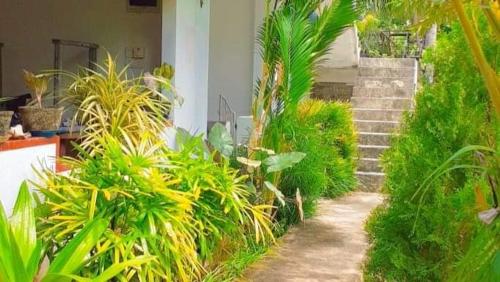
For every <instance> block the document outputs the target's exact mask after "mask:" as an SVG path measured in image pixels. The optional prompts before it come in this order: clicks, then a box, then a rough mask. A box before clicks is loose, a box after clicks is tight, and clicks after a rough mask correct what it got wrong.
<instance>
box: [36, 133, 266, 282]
mask: <svg viewBox="0 0 500 282" xmlns="http://www.w3.org/2000/svg"><path fill="white" fill-rule="evenodd" d="M200 140H201V139H200ZM100 148H102V149H100V150H99V151H98V153H97V154H96V155H95V156H94V157H90V156H89V157H87V158H86V159H83V160H72V161H68V162H67V165H69V166H70V167H71V169H72V170H71V173H70V174H69V175H68V176H63V175H57V174H53V173H50V172H48V173H46V174H45V175H44V182H43V184H41V185H40V186H39V190H40V192H41V193H42V194H43V195H44V197H45V200H46V202H45V210H46V211H47V214H46V215H45V216H43V217H42V218H41V219H40V222H41V227H42V228H41V230H42V231H41V234H42V237H43V238H45V239H47V240H53V242H54V244H55V245H60V244H65V243H66V242H67V241H68V240H70V239H71V238H72V237H74V235H75V234H76V233H77V232H78V231H79V230H80V229H81V228H82V226H83V225H84V224H85V223H86V222H88V221H89V220H92V219H93V218H104V219H107V220H108V221H110V224H109V225H108V228H107V231H106V232H105V235H104V236H103V238H102V242H101V246H112V247H110V248H107V249H106V248H103V249H102V250H101V249H100V248H99V247H97V248H96V249H95V250H94V251H95V252H97V253H100V255H99V256H98V258H97V259H96V263H91V264H89V265H86V267H85V270H84V271H85V273H86V276H93V275H97V274H99V273H100V271H101V269H102V267H105V266H108V265H111V264H112V263H113V262H116V261H119V262H121V261H125V260H130V259H133V258H135V257H138V256H142V255H152V256H154V257H155V258H156V259H155V260H154V261H153V262H151V263H148V264H147V265H144V266H143V267H139V268H128V269H127V270H126V271H124V272H123V273H122V278H123V277H127V279H131V278H133V277H136V278H139V279H142V281H158V280H162V279H164V280H167V281H177V280H179V281H193V280H195V279H196V278H198V277H200V276H201V274H202V271H203V270H202V266H204V265H205V264H206V263H209V262H211V261H212V254H213V253H214V252H215V251H216V250H217V248H218V247H219V242H221V241H222V240H223V239H226V238H229V239H230V240H234V241H239V242H244V241H245V236H246V235H245V234H247V233H248V234H251V233H249V232H250V231H252V230H258V229H259V228H263V225H267V224H268V222H267V218H266V216H265V215H264V214H263V209H260V208H259V207H254V206H253V205H252V204H251V203H250V202H249V201H248V197H249V192H248V189H247V188H246V186H245V184H244V181H245V177H239V176H237V172H236V171H235V170H233V169H231V168H229V166H228V165H227V164H223V165H221V166H219V165H217V164H216V163H214V162H213V161H212V159H211V158H208V159H205V158H200V157H193V154H196V153H197V150H196V149H195V148H193V147H189V149H187V150H185V151H181V152H173V151H170V150H168V149H165V148H163V147H161V146H158V147H153V148H148V147H147V146H142V147H139V148H135V147H129V146H127V145H126V144H120V143H119V142H118V140H116V139H114V138H111V137H109V138H106V139H103V140H102V143H101V144H100ZM254 220H255V221H254ZM254 228H257V229H254ZM264 228H266V227H264ZM259 236H260V238H262V234H259Z"/></svg>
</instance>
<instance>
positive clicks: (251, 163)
mask: <svg viewBox="0 0 500 282" xmlns="http://www.w3.org/2000/svg"><path fill="white" fill-rule="evenodd" d="M236 160H237V161H238V162H240V163H242V164H244V165H246V166H249V167H253V168H257V167H259V166H260V165H261V163H262V162H261V161H256V160H250V159H247V158H243V157H237V158H236Z"/></svg>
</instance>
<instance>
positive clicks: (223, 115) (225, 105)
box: [218, 95, 238, 144]
mask: <svg viewBox="0 0 500 282" xmlns="http://www.w3.org/2000/svg"><path fill="white" fill-rule="evenodd" d="M218 113H219V122H220V123H222V124H224V125H225V126H227V123H228V122H229V124H230V127H231V128H230V133H231V137H232V138H233V142H234V144H236V130H237V129H238V125H237V124H236V112H235V111H233V109H232V108H231V106H230V105H229V102H228V101H227V98H226V97H224V96H223V95H219V111H218Z"/></svg>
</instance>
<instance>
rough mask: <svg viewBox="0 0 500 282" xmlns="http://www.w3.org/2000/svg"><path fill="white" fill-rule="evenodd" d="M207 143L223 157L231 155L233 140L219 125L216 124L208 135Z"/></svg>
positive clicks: (223, 127) (222, 126)
mask: <svg viewBox="0 0 500 282" xmlns="http://www.w3.org/2000/svg"><path fill="white" fill-rule="evenodd" d="M208 142H210V144H211V145H212V146H213V147H214V149H215V150H217V151H219V152H220V153H221V154H222V155H223V156H225V157H229V156H231V154H232V153H233V150H234V147H233V138H232V137H231V134H230V133H229V132H228V131H227V129H226V127H225V126H224V125H222V124H221V123H216V124H215V125H214V126H213V127H212V129H211V130H210V133H209V134H208Z"/></svg>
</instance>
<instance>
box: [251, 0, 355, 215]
mask: <svg viewBox="0 0 500 282" xmlns="http://www.w3.org/2000/svg"><path fill="white" fill-rule="evenodd" d="M271 2H272V1H269V0H268V1H266V18H265V19H264V24H263V25H262V27H261V29H260V32H259V44H260V48H261V50H260V52H261V57H262V60H263V65H262V73H261V77H260V78H259V80H258V81H257V82H256V89H257V91H256V93H255V95H254V97H253V100H252V116H253V121H252V131H251V133H250V137H249V140H248V146H247V148H246V153H247V156H246V160H250V161H262V159H261V158H263V157H267V156H262V154H261V153H262V152H261V150H259V149H260V148H263V147H269V146H270V145H271V147H269V148H270V149H272V150H273V151H274V152H277V153H288V152H290V150H287V148H286V147H283V146H281V145H278V146H275V147H272V145H276V144H285V142H284V140H285V139H284V134H283V132H282V131H281V129H280V128H281V127H280V126H271V124H272V123H275V124H280V120H281V119H283V120H286V119H287V118H289V116H290V115H294V114H295V113H296V111H297V108H298V105H299V103H300V102H301V101H302V100H304V99H305V98H307V97H308V95H309V94H310V92H311V88H312V85H313V83H314V70H315V67H316V66H317V64H318V62H319V61H320V60H321V58H322V56H323V55H324V54H325V53H326V52H327V51H328V49H329V47H330V45H331V44H332V43H333V42H334V41H335V39H336V38H337V36H339V35H340V34H341V33H342V31H343V30H345V29H346V28H347V27H348V26H349V25H351V24H352V22H353V21H354V20H355V18H356V12H355V10H354V8H353V3H352V1H351V0H340V1H336V2H335V3H333V4H331V5H327V6H324V7H323V6H322V1H319V0H314V1H304V0H293V1H276V2H275V3H274V9H273V10H271ZM316 12H318V14H317V15H318V16H317V18H316V19H315V20H311V18H312V17H311V15H313V14H316ZM268 127H272V128H275V132H273V133H270V130H268ZM266 134H271V137H270V138H267V137H266V136H265V135H266ZM269 139H274V141H272V142H271V143H264V141H265V140H269ZM246 163H251V162H249V161H246ZM253 164H255V165H256V163H253ZM251 171H252V170H249V172H251ZM266 173H268V172H267V171H264V173H263V172H262V171H259V172H257V174H256V176H257V177H254V178H253V179H254V180H257V181H256V182H254V185H255V187H256V188H257V190H258V191H260V192H264V193H263V195H264V196H263V200H264V202H265V203H268V204H269V203H273V202H274V199H275V197H276V196H280V194H279V193H275V192H274V189H271V191H269V189H266V188H268V187H278V188H276V189H279V184H280V173H274V174H273V175H267V174H266ZM265 181H269V182H270V183H272V185H273V186H270V185H265V186H264V184H265V183H266V182H265ZM266 190H268V191H266ZM267 192H272V193H271V194H268V193H267ZM297 193H298V195H300V192H297ZM297 193H296V194H297ZM266 194H267V195H266ZM297 199H300V197H296V201H295V202H296V204H298V202H299V201H298V200H297ZM300 210H302V206H301V204H300Z"/></svg>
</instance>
